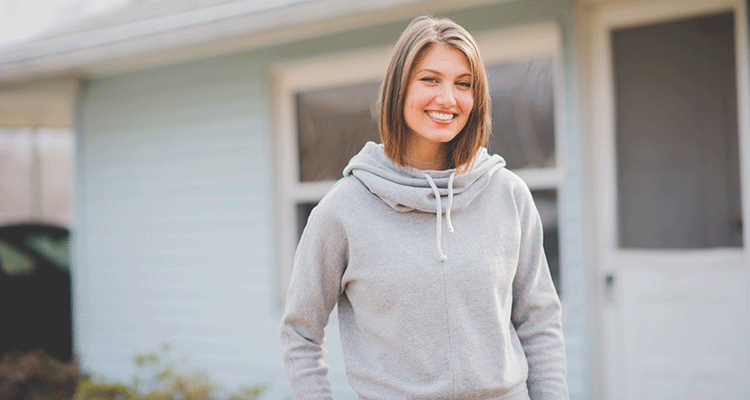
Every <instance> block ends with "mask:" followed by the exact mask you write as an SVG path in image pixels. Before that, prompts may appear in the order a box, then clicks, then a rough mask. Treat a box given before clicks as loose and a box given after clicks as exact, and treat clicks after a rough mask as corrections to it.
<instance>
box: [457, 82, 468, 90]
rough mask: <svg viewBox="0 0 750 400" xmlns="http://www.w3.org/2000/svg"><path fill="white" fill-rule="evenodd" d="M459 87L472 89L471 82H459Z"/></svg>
mask: <svg viewBox="0 0 750 400" xmlns="http://www.w3.org/2000/svg"><path fill="white" fill-rule="evenodd" d="M458 86H461V87H463V88H466V89H470V88H471V83H470V82H458Z"/></svg>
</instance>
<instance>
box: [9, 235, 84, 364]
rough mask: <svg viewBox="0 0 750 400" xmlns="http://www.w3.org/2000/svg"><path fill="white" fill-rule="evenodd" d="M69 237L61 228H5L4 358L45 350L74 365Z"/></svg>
mask: <svg viewBox="0 0 750 400" xmlns="http://www.w3.org/2000/svg"><path fill="white" fill-rule="evenodd" d="M69 237H70V234H69V231H68V229H66V228H63V227H59V226H52V225H44V224H31V223H29V224H15V225H5V226H0V354H4V353H5V352H8V351H10V350H19V351H29V350H33V349H37V348H42V349H44V350H45V351H46V352H47V353H48V354H49V355H51V356H53V357H55V358H57V359H59V360H61V361H68V360H70V358H71V355H72V338H73V335H72V318H71V279H70V256H69V249H70V246H69Z"/></svg>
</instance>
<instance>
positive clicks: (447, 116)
mask: <svg viewBox="0 0 750 400" xmlns="http://www.w3.org/2000/svg"><path fill="white" fill-rule="evenodd" d="M425 113H426V114H427V116H428V117H430V118H431V119H433V120H434V121H435V122H437V123H441V124H446V123H449V122H451V121H453V118H455V117H456V114H453V113H447V112H441V111H425Z"/></svg>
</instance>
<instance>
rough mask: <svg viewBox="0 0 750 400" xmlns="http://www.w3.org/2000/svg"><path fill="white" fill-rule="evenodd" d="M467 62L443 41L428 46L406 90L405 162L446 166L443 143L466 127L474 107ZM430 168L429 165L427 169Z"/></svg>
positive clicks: (414, 165) (425, 165) (413, 164)
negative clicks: (406, 128) (407, 129)
mask: <svg viewBox="0 0 750 400" xmlns="http://www.w3.org/2000/svg"><path fill="white" fill-rule="evenodd" d="M471 81H472V74H471V69H470V68H469V61H468V60H467V59H466V56H464V54H463V53H462V52H460V51H459V50H456V49H454V48H453V47H450V46H448V45H446V44H435V45H432V46H430V47H429V48H427V49H426V50H425V51H424V53H423V54H422V55H421V59H420V60H418V62H417V64H416V65H415V66H414V71H413V72H412V76H411V77H410V83H409V87H408V88H407V90H406V99H405V102H404V120H405V122H406V126H408V127H409V130H411V132H412V135H410V136H409V145H408V150H409V152H408V153H407V154H406V163H407V164H408V165H410V166H412V167H415V168H419V169H441V168H442V167H443V166H445V161H446V160H445V158H446V154H445V151H444V150H445V149H444V146H443V145H444V144H445V143H448V142H450V141H451V140H453V139H454V138H455V137H456V136H457V135H458V134H459V132H461V130H462V129H463V128H464V126H466V121H468V120H469V113H470V112H471V110H472V108H473V107H474V96H473V93H472V92H471V87H472V85H471ZM426 167H429V168H426Z"/></svg>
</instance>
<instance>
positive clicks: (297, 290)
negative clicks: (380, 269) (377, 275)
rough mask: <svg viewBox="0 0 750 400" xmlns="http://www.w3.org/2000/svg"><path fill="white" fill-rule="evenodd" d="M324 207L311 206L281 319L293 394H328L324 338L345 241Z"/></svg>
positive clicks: (343, 260) (336, 293)
mask: <svg viewBox="0 0 750 400" xmlns="http://www.w3.org/2000/svg"><path fill="white" fill-rule="evenodd" d="M324 200H325V199H324ZM325 208H326V207H325V205H324V204H323V201H321V204H320V205H318V206H317V207H316V208H314V209H313V211H312V213H311V214H310V217H309V219H308V223H307V226H306V227H305V230H304V232H303V233H302V237H301V239H300V243H299V245H298V247H297V252H296V254H295V256H294V269H293V272H292V279H291V283H290V286H289V291H288V293H287V298H286V307H285V312H284V315H283V317H282V321H281V347H282V352H283V355H284V367H285V369H286V374H287V377H288V379H289V384H290V386H291V389H292V393H293V395H294V398H295V399H297V400H300V399H331V398H332V394H331V382H330V378H329V376H328V368H329V367H328V365H326V364H325V356H326V350H325V349H324V348H323V347H322V344H323V342H325V333H324V329H325V327H326V325H327V324H328V318H329V316H330V314H331V310H333V307H334V305H335V304H336V302H337V300H338V296H339V294H340V293H341V276H342V274H343V272H344V269H345V266H346V260H347V241H346V237H345V235H344V231H343V229H342V227H341V224H340V223H339V222H337V219H336V218H335V217H334V216H332V215H329V214H331V213H329V212H326V209H325Z"/></svg>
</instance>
